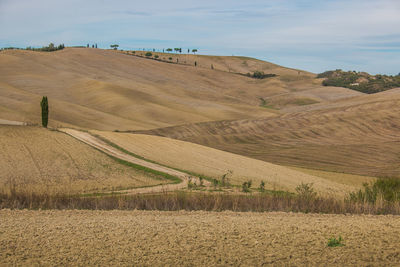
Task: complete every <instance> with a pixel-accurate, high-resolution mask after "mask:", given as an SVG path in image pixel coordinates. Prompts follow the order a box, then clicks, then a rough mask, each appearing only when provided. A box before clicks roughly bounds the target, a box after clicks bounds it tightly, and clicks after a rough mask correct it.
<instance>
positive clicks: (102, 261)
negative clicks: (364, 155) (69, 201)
mask: <svg viewBox="0 0 400 267" xmlns="http://www.w3.org/2000/svg"><path fill="white" fill-rule="evenodd" d="M0 217H1V218H2V219H1V220H0V229H1V234H0V265H41V266H54V265H85V266H87V265H107V266H109V265H119V266H133V265H134V266H160V265H173V266H187V265H196V266H202V265H208V266H210V265H234V266H238V265H245V266H261V265H278V266H281V265H287V266H302V265H306V266H323V265H340V266H393V265H396V263H398V262H399V261H400V255H399V248H398V244H399V242H400V240H399V238H400V218H399V217H398V216H360V215H317V214H292V213H249V212H247V213H232V212H222V213H215V212H185V211H178V212H158V211H152V212H148V211H147V212H145V211H27V210H24V211H11V210H2V211H0ZM339 235H340V236H342V237H343V239H344V241H343V243H344V244H345V246H342V247H337V248H330V247H328V246H327V242H328V239H329V238H331V237H333V236H335V237H337V236H339Z"/></svg>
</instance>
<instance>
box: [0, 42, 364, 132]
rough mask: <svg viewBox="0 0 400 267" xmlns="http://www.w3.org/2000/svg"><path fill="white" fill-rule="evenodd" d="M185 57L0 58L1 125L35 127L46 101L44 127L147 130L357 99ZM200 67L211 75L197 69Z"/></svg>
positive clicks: (246, 65) (283, 71) (243, 66)
mask: <svg viewBox="0 0 400 267" xmlns="http://www.w3.org/2000/svg"><path fill="white" fill-rule="evenodd" d="M174 56H175V55H174ZM179 56H180V57H184V56H185V55H179ZM186 57H187V58H188V60H189V59H190V60H196V61H198V62H199V65H198V67H194V66H192V65H184V64H183V62H182V64H168V63H165V62H161V61H156V60H151V59H147V58H142V57H137V56H132V55H128V54H125V53H121V52H116V51H112V50H101V49H85V48H66V49H63V50H60V51H56V52H51V53H48V52H35V51H24V50H6V51H2V52H0V118H4V119H9V120H17V121H26V122H30V123H38V122H39V121H40V118H39V115H40V107H39V102H40V100H41V97H42V96H43V95H47V96H48V97H49V102H50V114H51V116H50V125H51V126H61V125H62V126H77V127H80V128H86V129H98V130H115V129H118V130H149V129H154V128H160V127H168V126H175V125H181V124H187V123H197V122H207V121H221V120H238V119H249V118H265V117H271V116H276V114H278V113H281V112H282V113H284V112H285V109H286V108H288V109H293V108H294V109H296V108H300V109H301V108H304V107H305V105H306V106H307V105H309V104H315V103H326V102H330V101H332V100H337V99H342V98H352V97H355V96H357V95H359V93H357V92H354V91H352V90H349V89H343V88H329V87H323V86H322V85H321V83H320V81H319V80H316V79H314V78H315V75H314V74H311V73H308V72H303V71H298V70H293V69H288V68H284V67H280V66H277V65H274V64H271V63H268V62H264V61H260V60H255V59H250V58H242V57H211V56H210V57H208V56H193V55H187V56H186ZM203 60H204V62H205V63H204V64H206V65H209V64H214V65H215V69H214V70H211V69H210V68H206V67H202V64H203V63H202V62H203ZM224 66H225V67H224ZM226 66H229V68H230V69H232V70H233V71H234V72H240V73H247V72H251V71H254V70H255V69H260V70H264V71H265V72H266V73H267V72H268V73H274V74H277V75H278V76H277V77H273V78H268V79H263V80H258V79H253V78H249V77H246V76H243V75H239V74H235V73H233V72H231V73H229V72H227V71H226V70H227V69H226Z"/></svg>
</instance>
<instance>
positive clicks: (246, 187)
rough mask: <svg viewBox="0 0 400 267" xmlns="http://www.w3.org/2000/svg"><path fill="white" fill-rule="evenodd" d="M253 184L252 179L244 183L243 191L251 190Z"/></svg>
mask: <svg viewBox="0 0 400 267" xmlns="http://www.w3.org/2000/svg"><path fill="white" fill-rule="evenodd" d="M251 184H252V182H251V180H249V181H247V182H244V183H243V184H242V192H245V193H248V192H250V188H251Z"/></svg>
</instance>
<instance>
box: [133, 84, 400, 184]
mask: <svg viewBox="0 0 400 267" xmlns="http://www.w3.org/2000/svg"><path fill="white" fill-rule="evenodd" d="M399 113H400V89H392V90H388V91H386V92H382V93H378V94H373V95H362V96H358V97H355V98H351V99H346V100H339V101H333V102H331V103H325V104H315V105H310V106H307V107H303V109H302V110H299V109H297V110H292V111H290V112H289V111H287V113H286V114H282V115H280V116H275V117H271V118H260V119H246V120H235V121H220V122H208V123H197V124H186V125H181V126H175V127H168V128H160V129H153V130H150V131H138V132H139V133H145V134H154V135H160V136H166V137H170V138H175V139H180V140H184V141H189V142H193V143H197V144H202V145H205V146H209V147H214V148H216V149H221V150H225V151H229V152H232V153H236V154H241V155H245V156H249V157H252V158H256V159H260V160H264V161H267V162H271V163H275V164H281V165H288V166H296V167H304V168H307V169H318V170H327V171H334V172H338V173H341V172H344V173H353V174H359V175H367V176H395V177H398V176H400V164H399V157H398V155H399V153H400V150H399V148H400V146H399V145H398V144H399V141H398V140H399V137H400V131H399V128H400V119H399V118H400V117H399V116H398V114H399Z"/></svg>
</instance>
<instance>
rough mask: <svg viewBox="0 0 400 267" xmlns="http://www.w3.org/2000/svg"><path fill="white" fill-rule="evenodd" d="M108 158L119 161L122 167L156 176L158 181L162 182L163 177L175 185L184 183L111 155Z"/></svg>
mask: <svg viewBox="0 0 400 267" xmlns="http://www.w3.org/2000/svg"><path fill="white" fill-rule="evenodd" d="M106 155H108V154H106ZM108 156H109V157H111V158H112V159H114V160H115V161H117V162H118V163H120V164H122V165H125V166H128V167H131V168H134V169H136V170H140V171H143V172H146V173H151V174H154V175H155V177H154V178H155V179H157V180H162V179H161V178H160V177H163V178H165V179H167V180H170V181H172V182H173V183H174V184H178V183H180V182H181V181H182V180H181V179H180V178H178V177H176V176H173V175H170V174H168V173H164V172H160V171H157V170H153V169H150V168H147V167H144V166H141V165H138V164H134V163H132V162H128V161H125V160H122V159H119V158H117V157H114V156H111V155H108Z"/></svg>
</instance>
